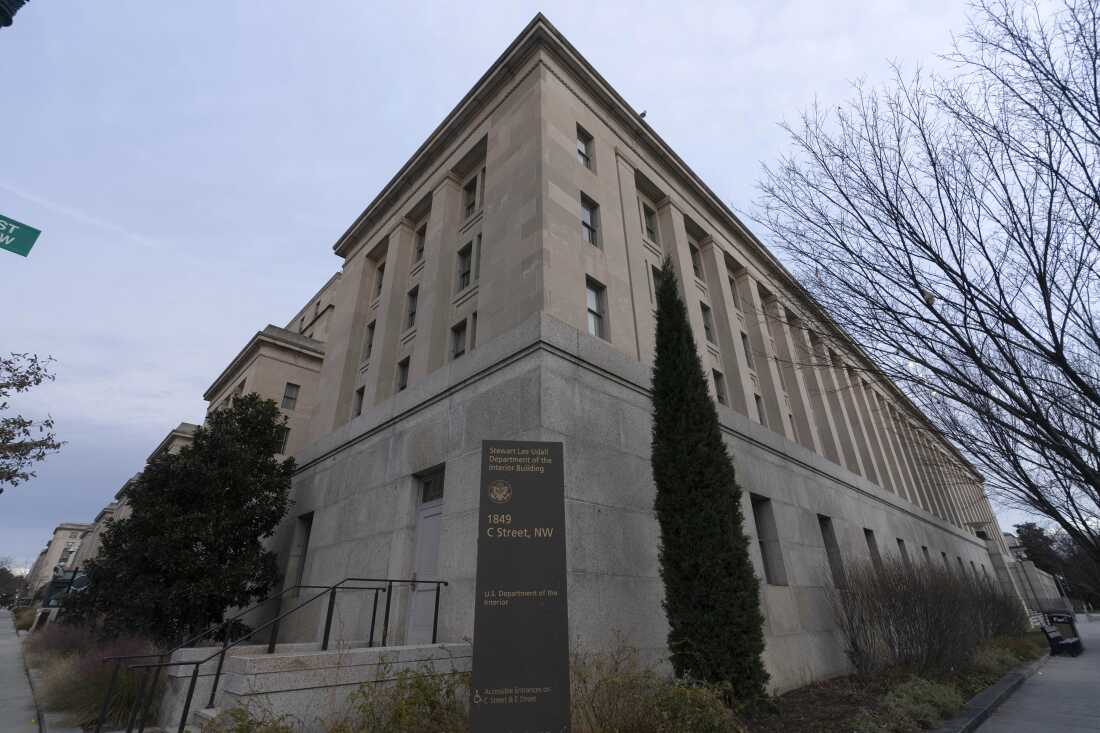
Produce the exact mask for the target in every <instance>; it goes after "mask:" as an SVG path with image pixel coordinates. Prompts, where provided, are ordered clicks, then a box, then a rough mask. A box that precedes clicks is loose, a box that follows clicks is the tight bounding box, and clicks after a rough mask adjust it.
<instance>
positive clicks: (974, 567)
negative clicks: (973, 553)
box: [970, 560, 978, 578]
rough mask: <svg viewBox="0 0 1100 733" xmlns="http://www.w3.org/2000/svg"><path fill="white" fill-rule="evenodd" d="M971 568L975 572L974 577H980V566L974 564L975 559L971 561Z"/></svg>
mask: <svg viewBox="0 0 1100 733" xmlns="http://www.w3.org/2000/svg"><path fill="white" fill-rule="evenodd" d="M970 570H971V572H973V573H974V577H975V578H978V566H977V565H975V564H974V561H973V560H971V561H970Z"/></svg>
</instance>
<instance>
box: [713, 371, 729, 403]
mask: <svg viewBox="0 0 1100 733" xmlns="http://www.w3.org/2000/svg"><path fill="white" fill-rule="evenodd" d="M710 374H711V377H713V378H714V396H715V397H716V398H717V399H718V402H719V404H722V405H728V404H729V398H728V397H727V396H726V378H725V377H723V376H722V372H720V371H718V370H717V369H712V370H711V372H710Z"/></svg>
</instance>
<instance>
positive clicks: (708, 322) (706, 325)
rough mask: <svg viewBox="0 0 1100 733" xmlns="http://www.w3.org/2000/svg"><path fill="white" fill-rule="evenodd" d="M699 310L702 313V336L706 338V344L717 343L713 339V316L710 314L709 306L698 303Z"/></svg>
mask: <svg viewBox="0 0 1100 733" xmlns="http://www.w3.org/2000/svg"><path fill="white" fill-rule="evenodd" d="M699 308H700V309H701V310H702V311H703V335H704V336H706V338H707V341H708V342H710V343H712V344H713V343H717V341H715V338H714V314H713V313H711V311H710V306H709V305H707V304H706V303H700V304H699Z"/></svg>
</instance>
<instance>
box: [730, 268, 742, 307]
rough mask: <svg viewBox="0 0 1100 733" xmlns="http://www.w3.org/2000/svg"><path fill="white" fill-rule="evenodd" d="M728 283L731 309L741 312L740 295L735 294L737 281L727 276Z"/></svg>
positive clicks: (731, 276)
mask: <svg viewBox="0 0 1100 733" xmlns="http://www.w3.org/2000/svg"><path fill="white" fill-rule="evenodd" d="M729 281H730V295H731V296H733V307H734V308H736V309H737V310H741V294H740V293H738V292H737V280H736V279H735V278H734V277H733V275H730V276H729Z"/></svg>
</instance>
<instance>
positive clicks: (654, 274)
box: [649, 265, 661, 302]
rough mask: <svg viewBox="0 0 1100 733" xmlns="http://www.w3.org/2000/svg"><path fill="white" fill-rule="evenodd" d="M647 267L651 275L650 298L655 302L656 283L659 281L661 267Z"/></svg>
mask: <svg viewBox="0 0 1100 733" xmlns="http://www.w3.org/2000/svg"><path fill="white" fill-rule="evenodd" d="M649 269H650V275H651V276H652V277H653V295H652V300H653V302H657V283H659V282H660V281H661V268H659V267H657V265H650V266H649Z"/></svg>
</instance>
